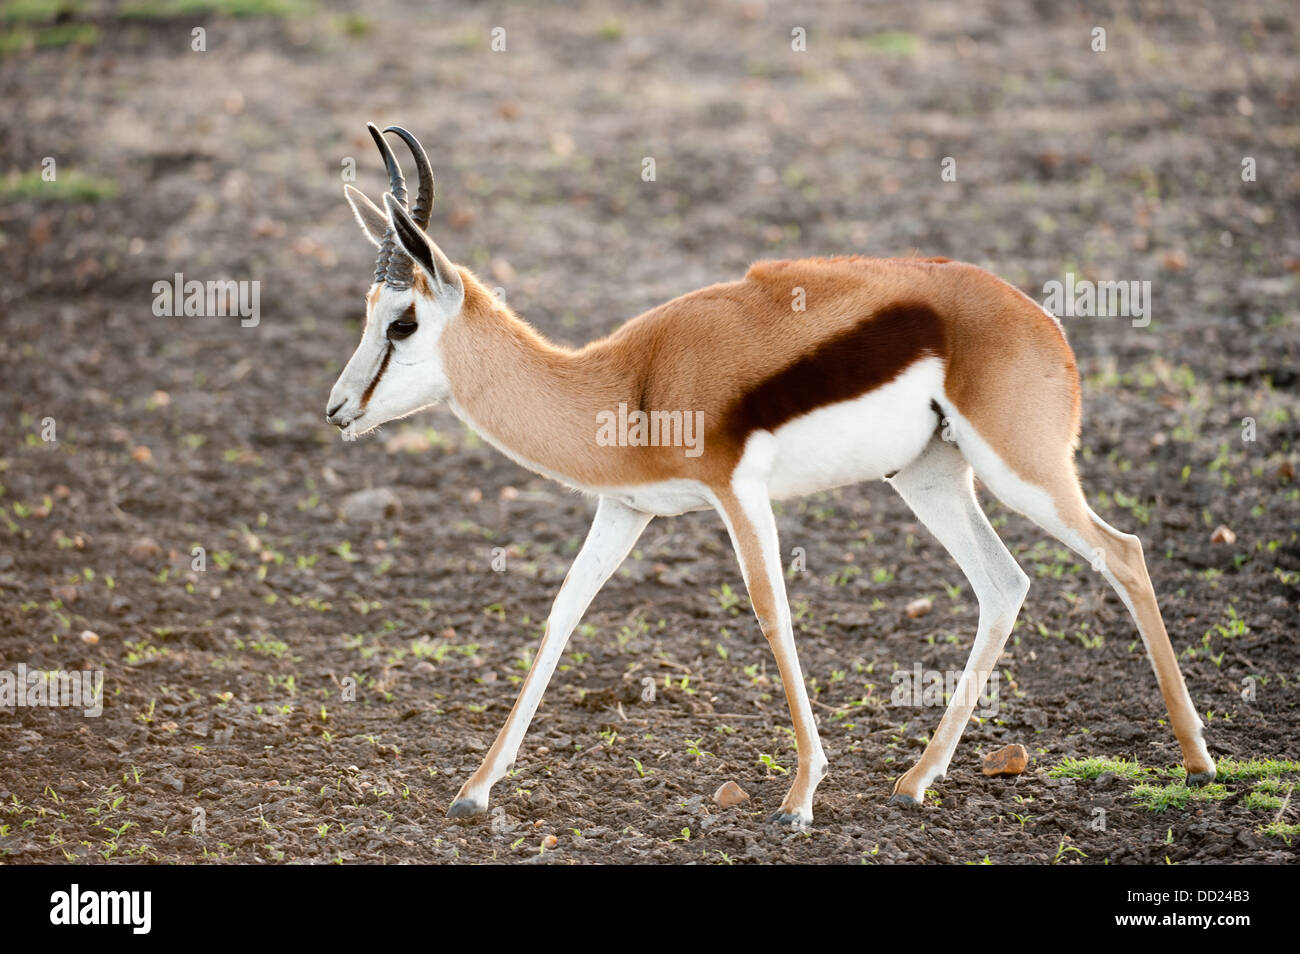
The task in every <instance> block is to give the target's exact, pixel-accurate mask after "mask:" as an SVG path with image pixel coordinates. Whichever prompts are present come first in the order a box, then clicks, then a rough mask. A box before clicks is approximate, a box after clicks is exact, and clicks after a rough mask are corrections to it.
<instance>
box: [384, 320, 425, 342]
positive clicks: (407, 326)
mask: <svg viewBox="0 0 1300 954" xmlns="http://www.w3.org/2000/svg"><path fill="white" fill-rule="evenodd" d="M418 327H419V325H417V324H416V323H415V322H414V321H412V320H411V319H409V318H398V319H397V320H396V321H394V322H393V323H392V324H391V325H389V326H388V340H389V341H401V340H402V339H403V338H409V337H411V335H413V334H415V329H416V328H418Z"/></svg>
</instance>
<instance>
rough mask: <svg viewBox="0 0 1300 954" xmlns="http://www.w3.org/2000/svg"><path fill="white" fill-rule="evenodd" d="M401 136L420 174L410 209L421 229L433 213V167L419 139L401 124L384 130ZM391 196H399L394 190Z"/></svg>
mask: <svg viewBox="0 0 1300 954" xmlns="http://www.w3.org/2000/svg"><path fill="white" fill-rule="evenodd" d="M384 132H386V133H393V134H395V135H398V136H401V137H402V141H403V142H405V143H406V146H407V148H408V149H410V150H411V155H412V156H414V157H415V169H416V172H418V173H419V176H420V189H419V192H417V193H416V196H415V208H413V209H411V220H412V221H413V222H415V224H416V225H418V226H419V227H420V228H422V229H427V228H428V227H429V217H430V216H431V215H432V214H433V169H432V168H431V167H430V166H429V156H428V153H426V152H425V151H424V147H423V146H421V145H420V140H418V139H416V138H415V136H413V135H412V134H411V133H409V132H407V131H406V130H405V129H403V128H402V127H401V126H389V127H388V128H387V129H385V130H384ZM393 198H395V199H396V198H399V196H398V195H397V193H396V192H394V193H393Z"/></svg>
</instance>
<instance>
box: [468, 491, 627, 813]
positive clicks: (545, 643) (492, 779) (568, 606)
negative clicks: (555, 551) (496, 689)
mask: <svg viewBox="0 0 1300 954" xmlns="http://www.w3.org/2000/svg"><path fill="white" fill-rule="evenodd" d="M651 516H652V515H651V514H647V513H642V512H641V511H639V510H633V509H632V508H631V507H628V506H627V505H625V504H622V503H619V502H618V501H617V500H614V499H613V498H612V497H601V498H600V503H599V504H597V506H596V518H595V520H593V521H592V523H591V529H590V530H588V531H587V540H586V542H585V543H583V545H582V550H581V551H579V553H578V556H577V557H576V558H575V559H574V561H573V566H571V567H569V573H568V575H567V576H565V578H564V583H562V584H561V585H560V592H559V593H557V594H556V596H555V602H554V604H552V606H551V615H550V616H549V617H548V618H547V620H546V631H545V632H544V633H543V634H542V644H541V646H539V647H538V650H537V656H536V657H535V658H534V659H533V664H532V666H531V667H530V668H529V670H528V675H527V677H525V679H524V684H523V686H522V687H521V688H520V690H519V698H518V699H516V700H515V705H514V708H513V709H511V710H510V715H509V716H508V717H507V718H506V724H505V725H504V726H502V727H501V732H500V733H499V734H498V735H497V738H496V741H495V742H493V743H492V748H490V749H489V750H488V753H487V755H486V756H484V757H483V764H482V765H480V766H479V767H478V771H477V772H475V773H474V774H473V775H471V776H470V777H469V781H467V782H466V783H465V784H464V785H462V786H461V789H460V793H459V794H458V795H457V796H456V800H455V801H454V802H452V803H451V808H449V809H447V817H448V818H462V817H465V816H468V815H477V814H479V813H480V812H484V811H487V803H488V792H489V790H490V789H491V788H492V786H493V785H494V784H496V782H497V781H498V780H499V779H500V778H501V777H502V776H504V775H505V774H506V772H508V771H510V767H511V766H512V765H514V762H515V756H516V755H517V754H518V752H519V744H520V743H521V742H522V741H523V739H524V733H525V732H527V731H528V724H529V723H530V722H532V721H533V715H534V714H535V713H536V712H537V706H538V704H539V703H540V702H541V701H542V693H544V692H545V691H546V685H547V683H549V682H550V681H551V675H552V674H553V673H554V672H555V667H556V666H557V665H558V664H559V662H560V656H561V655H563V653H564V647H565V644H567V643H568V641H569V636H570V635H571V634H572V633H573V628H574V627H575V626H577V625H578V621H579V620H580V619H582V614H583V613H585V612H586V611H587V606H588V605H590V603H591V601H592V598H593V597H595V595H596V593H597V592H598V591H599V590H600V588H601V587H602V586H603V585H604V584H605V581H606V580H608V579H609V578H610V576H611V575H612V574H613V572H614V571H615V570H616V569H618V567H619V564H621V563H622V562H623V560H624V558H626V557H627V555H628V553H629V552H631V550H632V545H633V544H635V543H636V541H637V538H638V537H640V536H641V531H642V530H644V529H645V528H646V524H648V523H649V522H650V520H651Z"/></svg>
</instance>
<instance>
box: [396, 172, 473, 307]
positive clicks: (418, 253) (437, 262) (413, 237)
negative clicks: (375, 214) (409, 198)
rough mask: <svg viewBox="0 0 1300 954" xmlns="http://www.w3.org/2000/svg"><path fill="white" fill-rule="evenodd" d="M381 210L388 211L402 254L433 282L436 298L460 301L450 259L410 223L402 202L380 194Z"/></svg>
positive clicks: (460, 292) (462, 290) (461, 292)
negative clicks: (381, 199) (382, 198)
mask: <svg viewBox="0 0 1300 954" xmlns="http://www.w3.org/2000/svg"><path fill="white" fill-rule="evenodd" d="M384 208H386V209H387V210H388V218H389V221H391V222H392V224H393V230H394V231H395V232H396V233H397V241H398V243H399V244H400V245H401V246H402V248H403V249H404V250H405V251H406V254H407V255H409V256H411V259H412V260H413V261H414V262H415V263H416V264H417V265H419V266H420V267H421V268H422V269H424V271H425V272H426V273H427V274H428V275H429V277H430V278H432V279H433V283H434V287H435V289H436V291H435V294H436V295H437V296H438V297H439V298H442V297H449V298H451V297H454V298H457V299H461V298H464V297H465V285H464V283H463V282H462V281H461V280H460V271H459V270H458V269H457V268H456V266H455V265H453V264H452V263H451V259H449V258H447V256H446V255H445V254H443V251H442V249H440V248H438V246H437V244H436V243H435V242H434V241H433V239H431V238H429V236H428V235H426V234H425V233H424V230H423V229H421V228H420V227H419V226H418V225H416V224H415V222H414V221H412V219H411V216H410V213H408V212H407V211H406V208H405V207H404V206H403V205H402V203H400V202H398V201H397V200H396V199H394V198H393V194H392V193H391V192H385V193H384Z"/></svg>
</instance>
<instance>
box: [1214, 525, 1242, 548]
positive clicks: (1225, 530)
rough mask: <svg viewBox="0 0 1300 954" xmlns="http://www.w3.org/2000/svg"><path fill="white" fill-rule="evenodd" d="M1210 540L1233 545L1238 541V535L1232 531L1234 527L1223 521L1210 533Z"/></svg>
mask: <svg viewBox="0 0 1300 954" xmlns="http://www.w3.org/2000/svg"><path fill="white" fill-rule="evenodd" d="M1210 542H1211V543H1226V544H1228V546H1232V545H1233V544H1234V543H1236V542H1237V535H1236V534H1235V533H1233V532H1232V529H1231V528H1230V527H1228V526H1225V525H1224V524H1222V523H1221V524H1219V525H1218V526H1217V527H1215V528H1214V532H1213V533H1212V534H1210Z"/></svg>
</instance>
